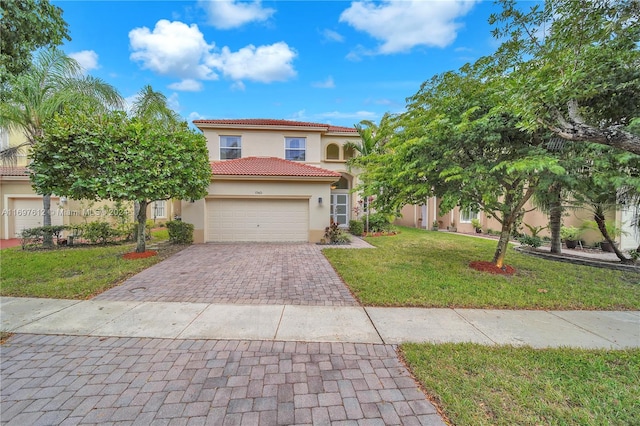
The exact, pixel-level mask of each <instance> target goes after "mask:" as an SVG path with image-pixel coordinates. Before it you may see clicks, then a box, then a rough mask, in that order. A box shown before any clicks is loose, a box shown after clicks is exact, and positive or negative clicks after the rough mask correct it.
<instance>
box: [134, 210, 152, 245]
mask: <svg viewBox="0 0 640 426" xmlns="http://www.w3.org/2000/svg"><path fill="white" fill-rule="evenodd" d="M148 204H149V202H148V201H147V200H142V201H139V208H138V214H137V215H136V218H137V219H138V239H137V244H136V253H144V252H145V250H146V249H147V247H146V238H147V232H146V225H147V205H148Z"/></svg>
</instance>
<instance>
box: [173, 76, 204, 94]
mask: <svg viewBox="0 0 640 426" xmlns="http://www.w3.org/2000/svg"><path fill="white" fill-rule="evenodd" d="M169 89H171V90H178V91H180V92H199V91H201V90H202V83H201V82H199V81H197V80H193V79H191V78H187V79H185V80H182V81H179V82H177V83H171V84H170V85H169Z"/></svg>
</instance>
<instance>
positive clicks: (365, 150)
mask: <svg viewBox="0 0 640 426" xmlns="http://www.w3.org/2000/svg"><path fill="white" fill-rule="evenodd" d="M390 120H391V115H389V113H386V114H385V115H384V116H382V119H380V125H379V126H378V125H377V124H376V123H374V122H373V121H370V120H362V121H360V123H358V124H355V125H354V126H353V127H355V128H356V131H357V132H358V135H360V143H355V142H347V143H345V144H344V147H345V148H346V149H353V150H354V151H356V152H358V153H359V154H360V156H361V157H366V156H367V155H370V154H373V153H375V152H379V151H380V150H381V149H382V147H383V146H384V144H385V143H386V142H387V140H388V136H389V135H388V131H389V130H390V127H389V124H390Z"/></svg>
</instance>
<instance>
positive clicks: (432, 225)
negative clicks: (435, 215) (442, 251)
mask: <svg viewBox="0 0 640 426" xmlns="http://www.w3.org/2000/svg"><path fill="white" fill-rule="evenodd" d="M438 229H440V225H439V224H438V221H437V220H434V221H433V223H432V224H431V230H432V231H437V230H438Z"/></svg>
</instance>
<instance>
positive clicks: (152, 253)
mask: <svg viewBox="0 0 640 426" xmlns="http://www.w3.org/2000/svg"><path fill="white" fill-rule="evenodd" d="M157 254H158V252H157V251H153V250H147V251H144V252H142V253H138V252H135V251H134V252H132V253H125V254H124V255H122V257H123V258H124V259H126V260H132V259H145V258H147V257H151V256H155V255H157Z"/></svg>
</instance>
